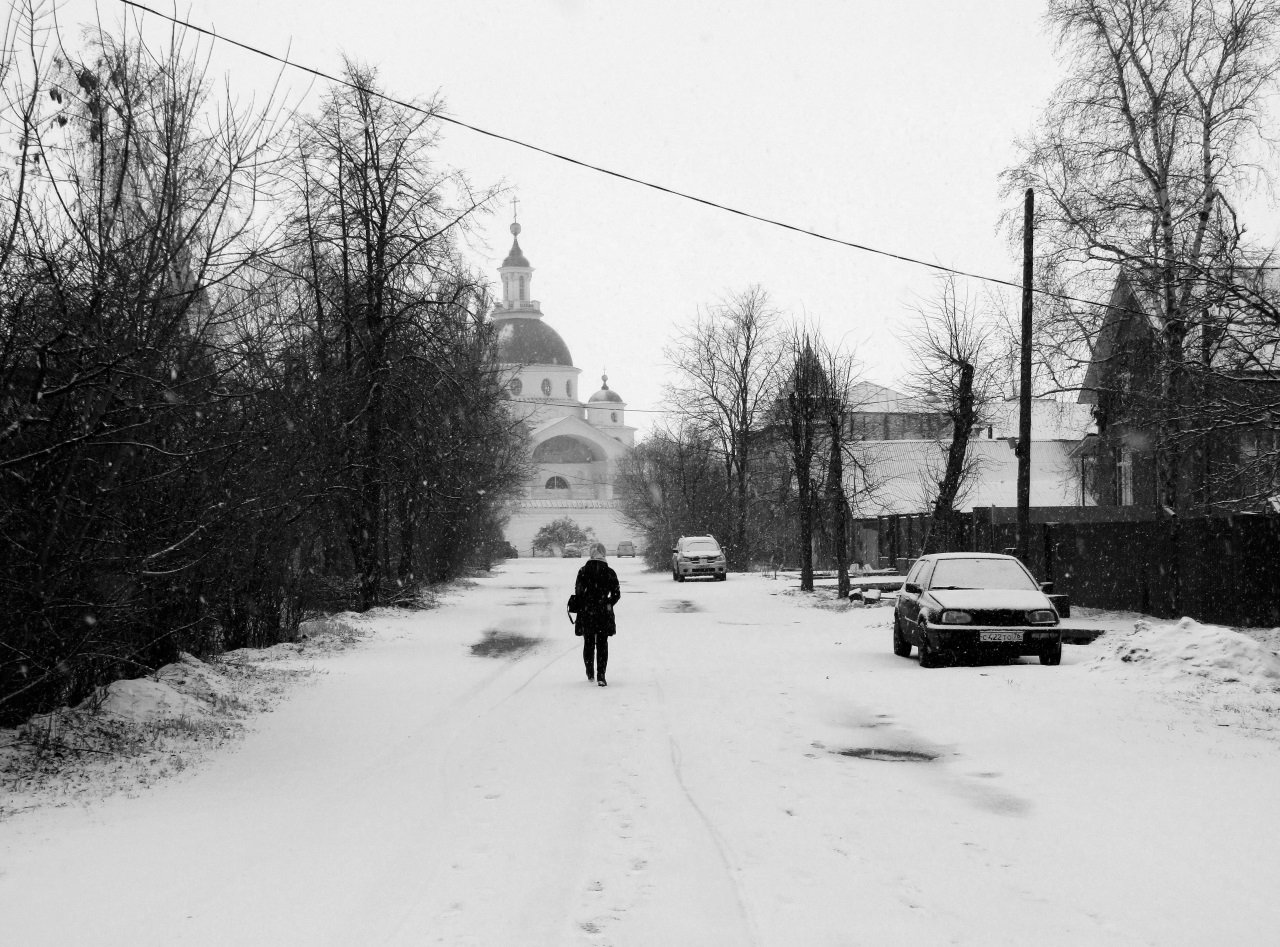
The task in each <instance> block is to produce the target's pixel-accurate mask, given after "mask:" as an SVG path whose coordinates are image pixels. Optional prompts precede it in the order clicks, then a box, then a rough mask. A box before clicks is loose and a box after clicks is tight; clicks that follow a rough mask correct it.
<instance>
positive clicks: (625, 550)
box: [614, 539, 636, 558]
mask: <svg viewBox="0 0 1280 947" xmlns="http://www.w3.org/2000/svg"><path fill="white" fill-rule="evenodd" d="M635 554H636V544H635V543H633V542H632V541H631V540H629V539H624V540H623V541H622V542H620V543H618V551H617V552H616V553H614V555H616V556H618V557H619V558H621V557H622V556H631V557H633V558H634V557H635Z"/></svg>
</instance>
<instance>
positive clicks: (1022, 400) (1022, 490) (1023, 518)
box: [1018, 188, 1036, 563]
mask: <svg viewBox="0 0 1280 947" xmlns="http://www.w3.org/2000/svg"><path fill="white" fill-rule="evenodd" d="M1035 206H1036V198H1035V191H1033V190H1032V189H1031V188H1027V194H1026V200H1025V202H1024V204H1023V213H1022V380H1021V384H1020V386H1019V391H1018V558H1019V559H1021V560H1022V561H1023V562H1024V563H1025V562H1026V561H1027V554H1028V553H1029V552H1030V546H1031V264H1032V258H1033V256H1034V250H1033V243H1034V231H1033V218H1034V216H1035Z"/></svg>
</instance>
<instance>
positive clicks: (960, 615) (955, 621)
mask: <svg viewBox="0 0 1280 947" xmlns="http://www.w3.org/2000/svg"><path fill="white" fill-rule="evenodd" d="M938 621H940V622H941V623H942V624H944V625H968V624H971V623H972V622H973V616H972V615H970V614H969V613H968V612H962V611H960V610H959V609H958V608H948V609H946V610H945V611H943V613H942V614H941V615H940V616H939V617H938Z"/></svg>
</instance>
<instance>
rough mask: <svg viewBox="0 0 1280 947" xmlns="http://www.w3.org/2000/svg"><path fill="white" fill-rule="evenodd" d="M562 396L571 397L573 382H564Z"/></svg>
mask: <svg viewBox="0 0 1280 947" xmlns="http://www.w3.org/2000/svg"><path fill="white" fill-rule="evenodd" d="M564 396H565V397H566V398H572V397H573V382H571V381H566V382H565V383H564Z"/></svg>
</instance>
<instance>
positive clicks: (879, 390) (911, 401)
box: [849, 381, 942, 414]
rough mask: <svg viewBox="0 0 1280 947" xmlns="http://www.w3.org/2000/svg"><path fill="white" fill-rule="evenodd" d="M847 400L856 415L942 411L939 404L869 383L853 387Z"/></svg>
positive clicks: (859, 383) (861, 383) (862, 382)
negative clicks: (852, 406)
mask: <svg viewBox="0 0 1280 947" xmlns="http://www.w3.org/2000/svg"><path fill="white" fill-rule="evenodd" d="M849 400H850V403H851V404H853V405H854V409H853V410H854V413H857V414H939V413H941V411H942V406H941V404H938V403H930V402H928V401H922V400H921V399H919V398H916V397H913V396H912V395H908V394H904V393H903V392H901V391H895V390H894V389H892V388H886V387H885V386H884V385H877V384H874V383H873V382H869V381H860V382H858V383H857V384H856V385H854V386H853V392H852V395H851V397H850V399H849Z"/></svg>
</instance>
